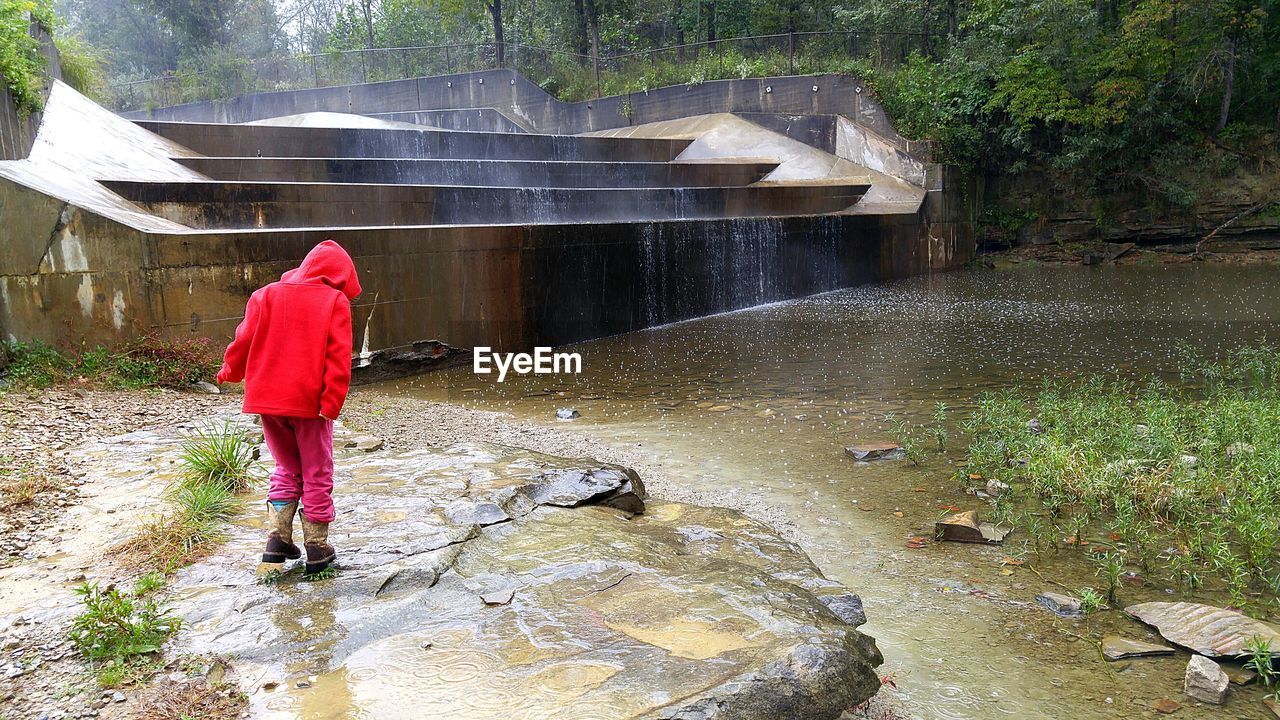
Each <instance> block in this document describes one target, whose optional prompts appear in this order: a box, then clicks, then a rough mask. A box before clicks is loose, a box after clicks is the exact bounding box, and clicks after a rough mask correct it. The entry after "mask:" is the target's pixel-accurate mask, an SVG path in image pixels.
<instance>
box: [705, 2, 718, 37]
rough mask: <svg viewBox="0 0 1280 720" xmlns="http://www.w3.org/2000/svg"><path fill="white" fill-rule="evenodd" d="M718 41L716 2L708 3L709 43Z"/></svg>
mask: <svg viewBox="0 0 1280 720" xmlns="http://www.w3.org/2000/svg"><path fill="white" fill-rule="evenodd" d="M715 41H716V3H715V0H712V1H711V2H709V3H707V42H709V43H713V42H715Z"/></svg>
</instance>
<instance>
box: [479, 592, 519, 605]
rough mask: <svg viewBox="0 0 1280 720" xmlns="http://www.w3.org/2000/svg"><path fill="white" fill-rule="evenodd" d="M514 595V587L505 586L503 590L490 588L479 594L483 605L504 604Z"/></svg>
mask: <svg viewBox="0 0 1280 720" xmlns="http://www.w3.org/2000/svg"><path fill="white" fill-rule="evenodd" d="M515 595H516V591H515V589H514V588H506V589H503V590H492V591H490V592H487V593H484V594H482V595H481V596H480V599H481V600H483V601H484V604H485V605H506V604H508V603H510V602H511V599H512V598H514V597H515Z"/></svg>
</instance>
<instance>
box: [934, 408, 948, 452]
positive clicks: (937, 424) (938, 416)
mask: <svg viewBox="0 0 1280 720" xmlns="http://www.w3.org/2000/svg"><path fill="white" fill-rule="evenodd" d="M947 410H948V408H947V404H946V403H944V402H937V403H934V404H933V428H932V429H933V439H934V442H936V443H937V444H938V452H945V451H946V449H947Z"/></svg>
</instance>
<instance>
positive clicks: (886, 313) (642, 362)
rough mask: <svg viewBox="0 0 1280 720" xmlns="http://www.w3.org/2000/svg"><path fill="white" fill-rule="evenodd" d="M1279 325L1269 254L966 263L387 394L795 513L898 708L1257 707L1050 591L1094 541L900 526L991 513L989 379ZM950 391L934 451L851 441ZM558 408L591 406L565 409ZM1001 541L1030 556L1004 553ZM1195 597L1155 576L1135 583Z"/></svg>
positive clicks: (1145, 357)
mask: <svg viewBox="0 0 1280 720" xmlns="http://www.w3.org/2000/svg"><path fill="white" fill-rule="evenodd" d="M1278 320H1280V283H1277V282H1276V279H1275V271H1274V269H1273V268H1269V267H1265V266H1228V265H1207V266H1201V265H1194V266H1192V265H1184V266H1158V265H1142V264H1137V265H1128V266H1110V267H1088V268H1082V267H1050V266H1031V267H1027V266H1022V267H1017V268H1014V269H1013V270H1010V271H1003V272H1001V271H995V270H987V269H972V270H965V271H961V272H956V273H950V274H944V275H935V276H932V277H919V278H913V279H908V280H903V281H898V282H893V283H889V284H883V285H875V286H865V287H859V288H854V289H849V290H843V291H838V292H833V293H827V294H823V295H818V296H813V297H809V298H805V299H801V300H797V301H791V302H785V303H778V304H773V305H767V306H762V307H758V308H752V309H749V310H743V311H738V312H734V313H728V314H723V315H718V316H713V317H708V318H701V319H697V320H692V321H688V322H683V323H677V324H673V325H668V326H664V327H659V328H654V329H651V330H647V331H642V332H636V333H631V334H628V335H623V336H618V337H613V338H607V339H603V340H598V341H593V342H588V343H582V344H579V345H576V346H573V347H571V348H564V350H571V351H574V352H578V353H581V355H582V358H583V366H584V372H583V374H581V375H576V376H574V375H558V376H547V375H541V376H533V375H529V376H520V377H513V376H510V375H509V376H508V378H507V380H506V382H504V383H501V384H499V383H496V382H494V378H495V377H496V376H494V375H488V376H477V375H475V374H473V373H472V371H471V368H470V367H469V366H468V367H460V368H454V369H451V370H446V371H441V372H436V373H431V374H428V375H425V376H421V377H418V378H414V379H411V380H404V381H398V382H394V383H387V384H384V385H381V386H379V387H378V388H377V390H378V391H380V392H386V393H390V394H395V395H410V396H414V397H421V398H423V399H428V400H436V401H446V402H453V403H458V404H462V405H466V406H469V407H475V408H480V409H486V410H500V411H505V412H509V413H512V414H514V415H516V416H517V417H520V418H524V419H530V420H535V421H538V422H545V423H547V424H556V425H560V426H566V427H571V428H572V429H573V430H576V431H580V432H584V433H587V434H589V435H592V436H595V437H598V438H600V439H603V440H607V441H610V442H614V443H619V444H627V445H629V446H632V447H635V448H639V449H641V450H643V451H644V452H646V453H648V454H650V455H651V457H652V460H653V462H654V463H655V464H660V465H661V466H662V467H663V468H664V469H665V470H666V472H667V474H668V476H669V477H672V478H679V479H680V481H681V482H683V483H686V484H687V485H688V486H689V487H690V488H693V489H695V490H698V491H701V492H705V493H712V494H720V495H726V494H732V495H734V496H736V498H737V500H738V501H739V503H740V504H745V505H746V506H747V507H748V508H749V507H751V506H759V507H765V506H771V507H773V508H776V509H778V510H780V511H781V512H783V513H784V514H785V516H786V517H787V519H788V520H790V521H792V522H794V523H795V524H796V525H797V526H798V528H799V530H800V534H801V536H802V538H803V540H802V545H803V547H804V549H805V550H806V551H807V552H808V553H809V554H810V556H812V557H813V559H814V561H815V562H816V563H817V564H818V566H819V567H820V568H822V570H823V571H824V572H825V573H826V574H827V575H828V576H829V577H831V578H832V579H835V580H838V581H840V582H842V583H844V584H846V585H848V586H849V587H850V588H852V589H853V590H854V591H855V592H858V593H860V594H861V596H862V598H863V599H864V601H865V603H866V606H867V615H868V617H869V618H870V622H869V623H868V625H867V626H866V627H864V628H863V630H864V631H865V632H868V633H869V634H870V635H872V636H873V637H875V638H876V640H877V642H878V644H879V646H880V648H881V649H882V651H883V652H884V655H885V657H886V658H887V662H886V665H885V667H884V668H883V671H884V672H886V673H891V674H892V678H893V681H894V683H895V685H896V688H897V690H896V696H897V697H898V699H899V700H900V709H899V710H898V714H899V716H902V715H905V716H906V717H913V718H916V717H918V718H975V719H976V718H995V717H1016V718H1066V717H1074V718H1079V717H1089V718H1095V717H1096V718H1120V717H1132V716H1134V715H1135V713H1137V714H1140V715H1141V716H1149V717H1154V716H1155V712H1154V710H1152V706H1153V704H1154V703H1155V702H1156V701H1157V700H1159V699H1162V698H1168V699H1172V700H1176V701H1178V702H1180V703H1182V704H1183V706H1184V707H1183V710H1182V711H1181V714H1182V715H1186V716H1194V717H1197V718H1264V717H1270V715H1269V714H1268V711H1267V710H1266V709H1265V708H1264V707H1263V706H1262V704H1261V697H1262V695H1263V690H1261V689H1260V688H1257V687H1245V688H1235V689H1234V690H1233V695H1232V697H1231V698H1230V699H1229V700H1228V703H1227V704H1226V705H1225V706H1223V707H1221V708H1210V707H1207V706H1197V705H1195V703H1193V702H1192V701H1191V700H1190V699H1189V698H1186V697H1185V696H1183V695H1182V693H1181V690H1182V675H1183V670H1184V668H1185V665H1186V660H1187V654H1186V653H1185V652H1180V653H1179V654H1177V655H1174V656H1172V657H1164V658H1151V659H1137V660H1127V661H1120V662H1116V663H1107V662H1104V661H1103V660H1102V659H1101V657H1100V652H1099V650H1098V647H1097V645H1096V644H1095V643H1094V642H1093V641H1092V639H1096V638H1098V637H1101V636H1102V635H1106V634H1122V635H1124V636H1126V637H1131V638H1135V639H1144V640H1155V639H1157V638H1156V636H1155V635H1154V634H1153V633H1152V632H1151V631H1149V630H1148V629H1147V628H1145V627H1143V626H1142V625H1140V624H1138V623H1137V622H1135V621H1132V620H1130V619H1128V618H1127V617H1125V616H1124V615H1123V613H1121V612H1119V611H1118V609H1113V610H1107V611H1100V612H1098V613H1095V614H1093V615H1090V616H1088V617H1087V618H1084V619H1074V620H1073V619H1062V618H1057V617H1056V616H1054V615H1052V614H1050V613H1049V612H1047V611H1046V610H1044V609H1043V608H1041V607H1039V606H1038V605H1037V604H1036V603H1035V599H1034V598H1035V595H1036V593H1039V592H1043V591H1046V590H1059V591H1060V588H1056V587H1054V586H1053V585H1051V584H1050V583H1049V582H1048V580H1049V579H1051V580H1053V581H1055V582H1058V583H1062V584H1063V585H1065V586H1066V587H1070V588H1078V587H1082V586H1085V585H1091V584H1092V585H1093V586H1095V587H1098V586H1099V583H1100V581H1099V580H1098V579H1096V578H1095V577H1094V575H1093V566H1092V565H1090V564H1089V563H1088V562H1086V561H1085V559H1084V558H1083V557H1082V553H1081V552H1079V551H1075V550H1068V549H1062V550H1059V551H1057V552H1053V551H1046V552H1044V553H1041V554H1039V555H1036V554H1035V553H1034V552H1031V550H1030V548H1029V546H1028V543H1027V538H1026V535H1025V534H1020V533H1017V532H1015V533H1014V534H1013V535H1011V536H1010V537H1009V538H1008V539H1007V540H1006V541H1005V545H1004V546H1003V547H987V546H973V545H958V544H951V543H931V544H928V545H927V546H926V547H924V548H920V549H910V548H907V547H906V546H905V544H906V542H907V541H908V540H909V539H910V538H911V537H912V536H916V535H926V536H931V535H932V526H933V523H934V522H935V521H936V520H937V519H938V518H939V517H940V516H941V515H943V514H945V513H946V512H947V510H946V508H948V507H952V506H954V507H960V508H962V509H978V510H979V511H982V510H985V509H986V505H985V502H984V501H980V500H978V499H976V498H974V497H972V496H969V495H966V494H965V493H964V491H963V490H962V488H961V487H960V485H959V483H958V482H957V481H956V480H955V479H954V474H955V472H956V466H957V464H958V463H959V462H960V461H961V459H962V457H963V451H964V443H965V439H964V437H963V434H962V432H961V430H960V428H959V420H960V419H961V417H962V416H963V415H964V413H965V411H966V410H968V409H969V408H971V407H972V406H973V402H974V399H975V397H976V396H977V395H978V394H979V393H980V392H982V391H983V390H986V389H994V388H1001V387H1006V386H1010V385H1016V386H1035V385H1038V384H1039V383H1041V382H1043V381H1044V380H1046V379H1050V378H1072V377H1076V376H1078V375H1079V374H1081V373H1085V372H1095V371H1096V372H1105V373H1119V374H1122V375H1133V374H1145V373H1159V374H1162V375H1166V376H1169V377H1175V376H1176V370H1177V368H1176V367H1175V358H1176V357H1177V352H1176V348H1177V346H1178V344H1179V343H1190V344H1191V345H1193V346H1194V347H1195V348H1197V349H1198V350H1199V351H1200V352H1202V353H1204V354H1206V355H1216V354H1219V353H1222V352H1225V351H1228V350H1230V349H1232V348H1235V347H1238V346H1240V345H1244V344H1250V343H1257V342H1259V341H1261V340H1263V339H1265V337H1266V333H1267V331H1268V330H1269V329H1270V328H1272V327H1274V326H1275V323H1276V322H1277V321H1278ZM939 402H941V403H945V404H946V406H947V407H948V408H949V411H948V413H947V417H948V421H947V426H948V442H947V445H946V448H945V450H943V451H941V452H930V454H929V456H928V459H927V460H926V461H925V462H923V463H922V464H921V465H919V466H915V465H913V464H911V463H910V462H906V461H903V462H883V463H863V464H859V463H854V462H853V461H852V460H851V459H850V458H848V457H846V456H845V454H844V452H843V448H844V446H846V445H849V444H853V443H855V442H859V441H865V440H874V439H892V430H891V421H890V420H886V416H890V417H894V418H900V419H905V420H907V421H910V422H913V423H931V422H932V416H933V412H934V409H935V404H936V403H939ZM560 407H574V408H576V409H577V410H578V411H579V412H580V413H581V417H580V418H579V419H576V420H574V421H572V422H571V423H558V422H557V421H556V420H555V411H556V409H557V408H560ZM932 450H936V447H935V448H932ZM1007 555H1014V556H1017V557H1025V558H1026V560H1027V563H1028V565H1027V566H1015V567H1010V566H1005V565H1002V564H1001V559H1002V558H1003V557H1005V556H1007ZM1031 568H1034V570H1032V569H1031ZM1037 572H1038V573H1039V574H1036V573H1037ZM1042 577H1043V578H1045V579H1042ZM1182 598H1183V596H1182V594H1181V592H1180V591H1178V590H1177V589H1175V588H1173V587H1172V586H1171V585H1169V584H1168V583H1164V582H1163V581H1162V580H1160V579H1157V578H1152V579H1149V580H1148V582H1146V583H1145V584H1144V585H1143V586H1142V587H1136V588H1135V587H1125V588H1124V589H1123V590H1122V591H1121V596H1120V600H1121V603H1122V604H1129V603H1133V602H1140V601H1144V600H1176V599H1182ZM1198 599H1201V600H1204V601H1207V602H1217V601H1220V600H1221V599H1220V598H1212V597H1209V598H1206V597H1203V596H1200V597H1199V598H1198Z"/></svg>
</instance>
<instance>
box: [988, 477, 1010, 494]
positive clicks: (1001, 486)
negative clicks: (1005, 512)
mask: <svg viewBox="0 0 1280 720" xmlns="http://www.w3.org/2000/svg"><path fill="white" fill-rule="evenodd" d="M1008 490H1009V486H1008V485H1007V484H1006V483H1002V482H1000V481H999V480H996V479H995V478H992V479H990V480H988V481H987V494H988V495H990V496H991V497H1000V496H1001V495H1003V494H1004V493H1005V492H1007V491H1008Z"/></svg>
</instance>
